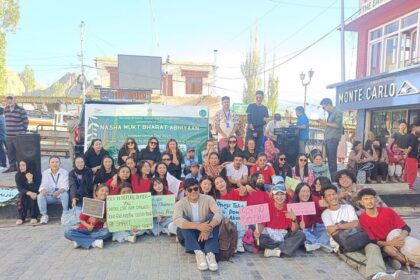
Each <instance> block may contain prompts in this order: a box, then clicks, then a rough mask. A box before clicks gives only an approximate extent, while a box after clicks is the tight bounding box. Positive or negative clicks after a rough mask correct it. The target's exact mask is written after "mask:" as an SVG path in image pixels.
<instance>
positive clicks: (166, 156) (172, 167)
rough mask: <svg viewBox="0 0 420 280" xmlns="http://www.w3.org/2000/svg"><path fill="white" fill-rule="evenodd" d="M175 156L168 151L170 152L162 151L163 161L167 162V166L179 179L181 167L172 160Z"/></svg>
mask: <svg viewBox="0 0 420 280" xmlns="http://www.w3.org/2000/svg"><path fill="white" fill-rule="evenodd" d="M172 159H173V156H172V154H170V153H168V152H163V153H162V162H164V163H165V164H166V167H167V169H168V172H169V173H170V174H171V175H172V176H174V177H175V178H177V179H179V177H180V176H181V174H180V173H179V172H180V168H179V166H177V165H175V163H174V162H173V161H172Z"/></svg>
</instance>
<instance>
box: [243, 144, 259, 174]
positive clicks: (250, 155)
mask: <svg viewBox="0 0 420 280" xmlns="http://www.w3.org/2000/svg"><path fill="white" fill-rule="evenodd" d="M257 158H258V152H257V150H256V149H255V139H254V138H250V139H248V141H247V142H246V146H245V149H244V164H245V165H246V166H247V167H248V170H249V169H251V167H253V166H254V165H255V163H256V162H257Z"/></svg>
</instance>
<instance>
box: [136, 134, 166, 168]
mask: <svg viewBox="0 0 420 280" xmlns="http://www.w3.org/2000/svg"><path fill="white" fill-rule="evenodd" d="M137 160H139V161H140V160H147V161H148V162H149V164H150V166H151V167H152V169H153V167H154V165H155V163H157V162H160V161H161V154H160V150H159V140H158V139H157V138H156V137H150V139H149V141H148V142H147V146H146V148H144V149H142V150H141V151H140V153H139V156H138V158H137Z"/></svg>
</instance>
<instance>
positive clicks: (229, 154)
mask: <svg viewBox="0 0 420 280" xmlns="http://www.w3.org/2000/svg"><path fill="white" fill-rule="evenodd" d="M241 152H242V151H241V150H240V149H239V147H238V139H237V138H236V136H230V137H229V139H228V145H227V147H225V148H223V149H222V151H221V152H220V164H224V163H229V162H232V161H233V155H234V154H235V153H241Z"/></svg>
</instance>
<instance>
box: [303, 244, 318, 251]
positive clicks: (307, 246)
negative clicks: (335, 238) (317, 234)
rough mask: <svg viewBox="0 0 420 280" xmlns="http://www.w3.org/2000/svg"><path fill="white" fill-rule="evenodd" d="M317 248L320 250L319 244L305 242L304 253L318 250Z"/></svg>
mask: <svg viewBox="0 0 420 280" xmlns="http://www.w3.org/2000/svg"><path fill="white" fill-rule="evenodd" d="M319 248H321V246H320V245H319V244H310V243H307V242H306V243H305V250H306V252H310V251H315V250H318V249H319Z"/></svg>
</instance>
